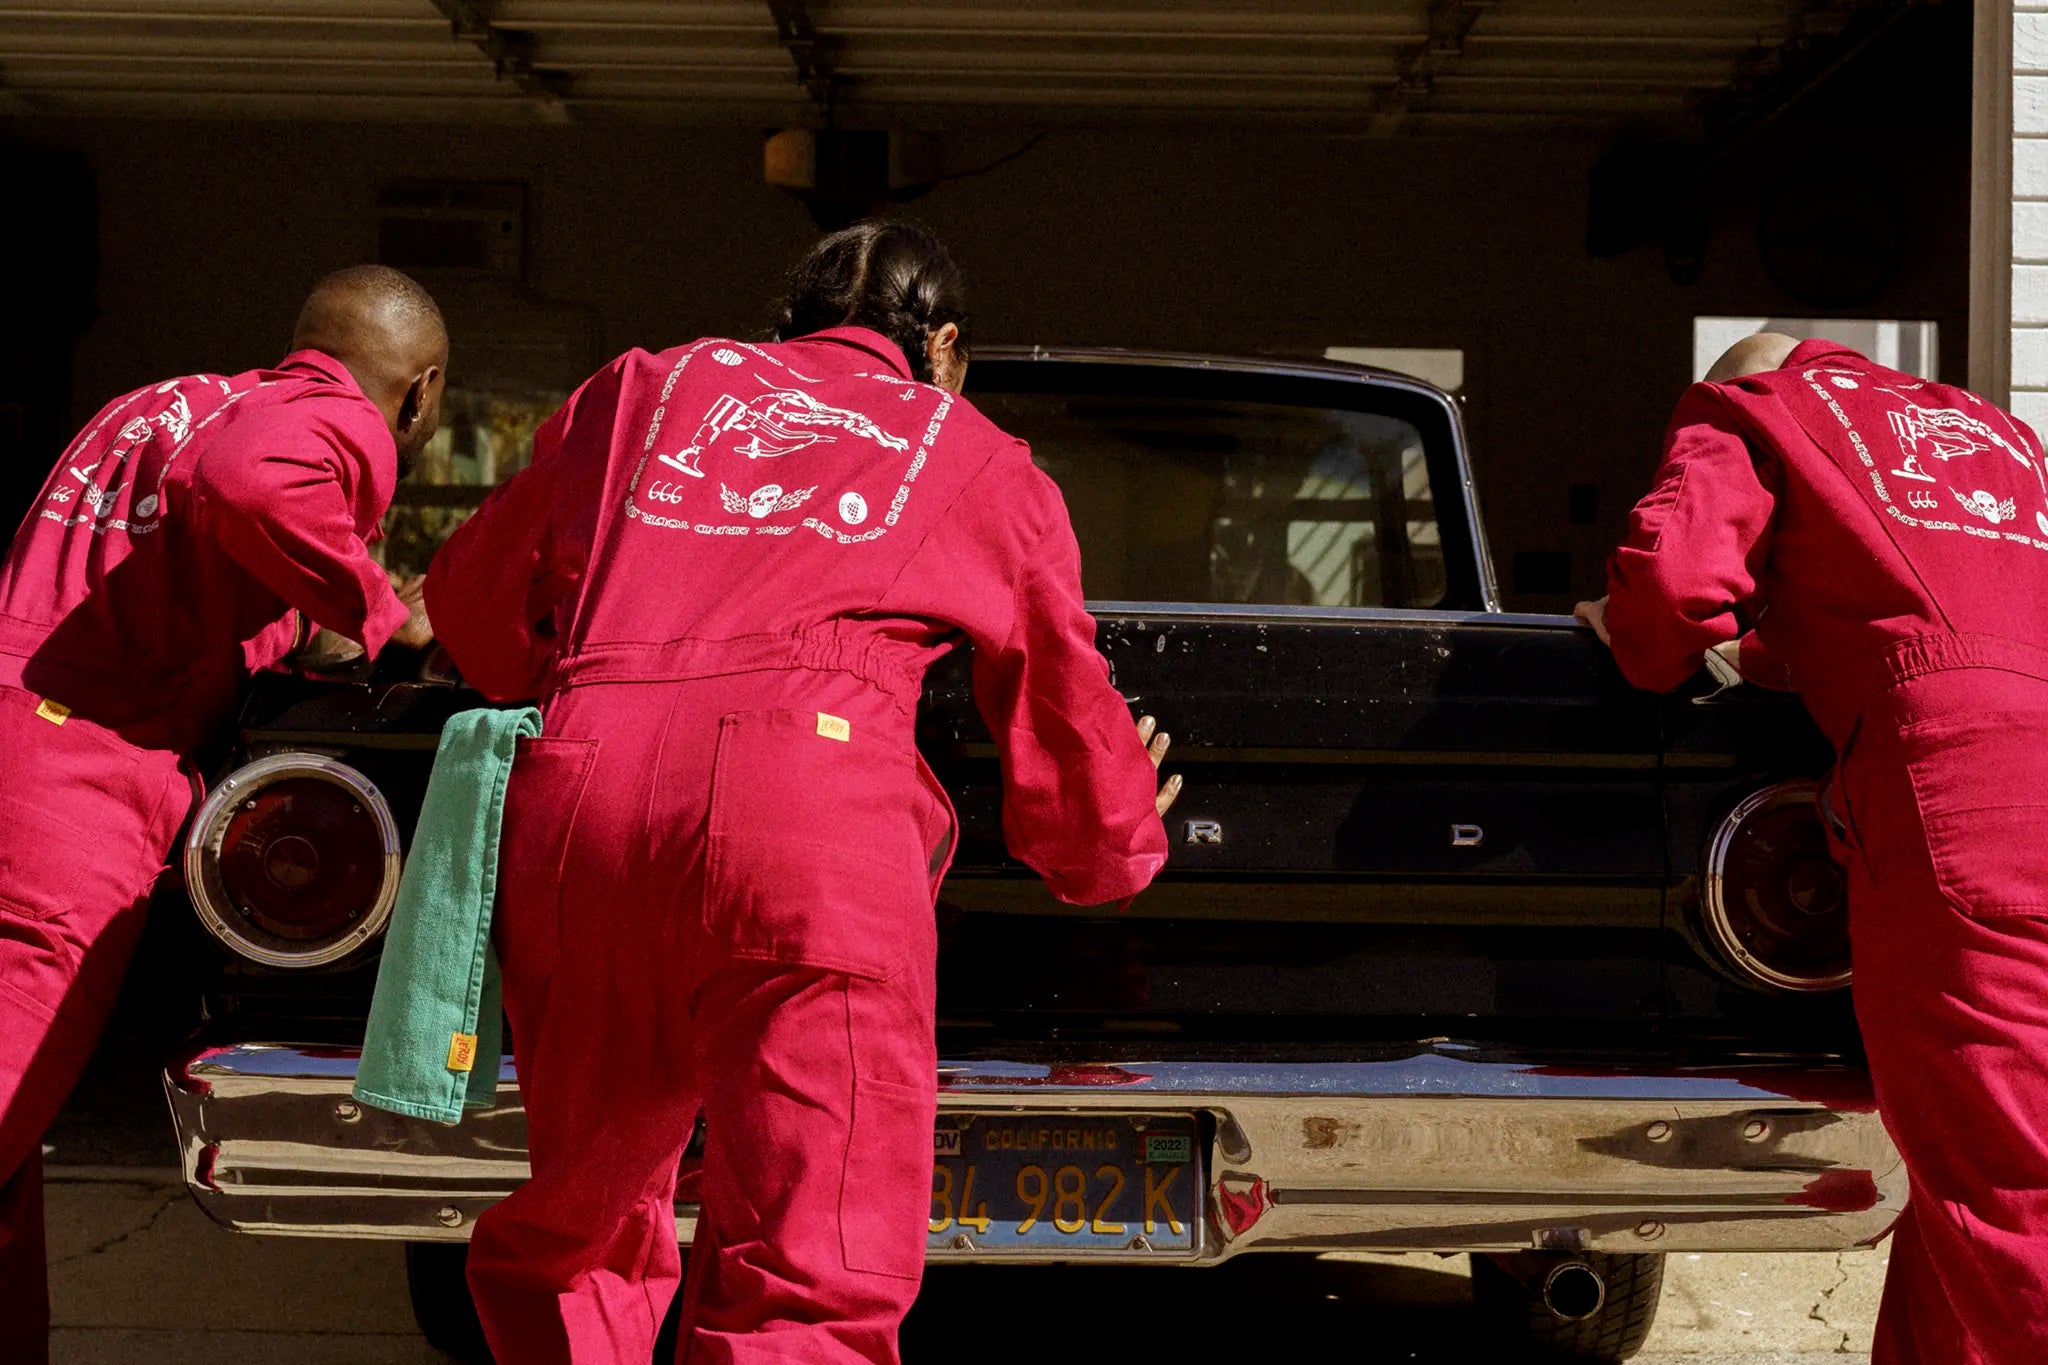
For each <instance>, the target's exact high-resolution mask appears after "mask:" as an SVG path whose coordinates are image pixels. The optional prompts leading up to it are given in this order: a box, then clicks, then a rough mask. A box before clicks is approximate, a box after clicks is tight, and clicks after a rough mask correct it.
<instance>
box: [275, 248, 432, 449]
mask: <svg viewBox="0 0 2048 1365" xmlns="http://www.w3.org/2000/svg"><path fill="white" fill-rule="evenodd" d="M292 349H293V350H295V351H319V352H321V353H323V354H325V355H330V356H333V357H334V358H335V359H336V360H338V361H340V362H341V363H342V364H343V365H345V366H347V367H348V372H349V373H350V374H352V375H354V376H355V380H356V383H357V384H358V385H360V386H361V387H362V390H363V394H364V396H365V397H367V398H368V399H369V400H370V401H371V402H373V403H375V404H376V405H377V407H378V408H379V409H380V410H382V411H383V413H384V416H385V420H386V421H387V422H389V423H390V424H391V432H392V437H393V439H394V440H396V442H397V444H398V454H399V467H400V469H401V470H404V469H406V468H409V467H410V466H411V464H412V460H413V458H414V457H415V456H417V455H418V454H419V451H420V448H421V447H422V446H424V445H425V444H426V443H427V442H428V441H429V440H431V439H432V438H433V435H434V432H435V430H436V429H437V428H438V427H439V426H440V423H441V385H442V379H443V372H444V371H445V370H446V369H447V368H448V329H447V327H446V325H445V324H444V323H443V322H442V321H441V309H440V307H439V306H438V305H437V304H435V302H434V296H433V295H431V294H429V293H428V292H427V291H426V290H424V289H422V288H421V287H420V286H419V283H418V281H416V280H414V279H413V278H412V277H411V276H409V275H406V274H403V273H402V272H400V271H396V270H393V269H391V267H389V266H383V265H352V266H349V267H348V268H347V269H345V270H337V271H335V272H334V273H333V274H331V275H328V276H325V277H324V278H322V279H321V280H320V282H319V283H318V284H316V285H314V286H313V292H312V293H311V294H309V295H307V296H306V306H305V307H304V308H301V309H300V310H299V322H298V325H297V326H296V327H294V328H293V329H292Z"/></svg>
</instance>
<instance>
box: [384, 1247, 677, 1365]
mask: <svg viewBox="0 0 2048 1365" xmlns="http://www.w3.org/2000/svg"><path fill="white" fill-rule="evenodd" d="M689 1265H690V1256H689V1251H688V1249H687V1248H685V1249H684V1252H683V1268H684V1270H685V1271H686V1272H687V1270H688V1269H689ZM405 1289H406V1296H407V1297H408V1298H410V1299H411V1300H412V1320H413V1321H414V1322H416V1323H418V1324H419V1329H420V1335H421V1336H423V1337H425V1338H426V1339H427V1345H429V1346H431V1347H433V1348H434V1349H435V1350H437V1351H439V1352H440V1353H441V1354H442V1355H445V1356H447V1357H448V1358H449V1359H450V1360H453V1361H456V1362H457V1365H496V1359H495V1357H493V1356H492V1354H491V1346H490V1343H489V1342H487V1341H485V1340H484V1326H483V1323H482V1322H481V1321H479V1320H478V1318H477V1315H476V1300H475V1299H473V1298H471V1297H470V1293H469V1243H467V1242H407V1243H406V1244H405ZM682 1320H683V1296H682V1294H681V1293H680V1292H679V1293H677V1294H676V1296H675V1297H674V1298H673V1299H672V1300H670V1301H669V1306H668V1316H667V1317H665V1318H663V1319H662V1322H661V1333H660V1335H659V1336H658V1337H656V1338H655V1343H654V1356H653V1362H654V1365H669V1363H670V1362H671V1361H673V1360H674V1359H675V1358H676V1335H677V1332H678V1330H679V1329H680V1328H681V1326H682Z"/></svg>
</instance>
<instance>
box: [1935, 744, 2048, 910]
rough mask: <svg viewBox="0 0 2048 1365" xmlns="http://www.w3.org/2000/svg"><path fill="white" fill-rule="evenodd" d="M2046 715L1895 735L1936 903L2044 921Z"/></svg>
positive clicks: (2047, 873) (2047, 878)
mask: <svg viewBox="0 0 2048 1365" xmlns="http://www.w3.org/2000/svg"><path fill="white" fill-rule="evenodd" d="M2043 734H2048V707H2024V708H2011V709H2001V710H1987V711H1979V712H1974V713H1971V714H1969V715H1961V716H1942V717H1939V718H1937V719H1934V720H1928V721H1922V722H1920V723H1919V724H1917V725H1910V726H1907V727H1906V728H1905V729H1904V730H1903V731H1901V733H1900V738H1901V740H1902V741H1903V742H1904V746H1905V753H1906V771H1907V773H1908V775H1909V776H1910V777H1911V779H1912V784H1913V802H1914V805H1915V806H1916V807H1917V808H1918V811H1919V815H1920V823H1921V825H1922V827H1923V828H1924V829H1925V831H1926V836H1927V853H1928V856H1929V858H1930V859H1931V860H1932V861H1933V863H1934V878H1935V881H1936V882H1937V883H1938V884H1939V885H1940V887H1941V893H1942V895H1944V896H1946V897H1947V898H1948V899H1949V901H1950V902H1951V903H1952V904H1953V905H1954V906H1955V907H1956V908H1957V909H1958V910H1961V911H1962V912H1963V913H1964V914H1966V915H1973V916H1980V917H1981V916H1988V915H2048V745H2044V744H2042V743H2041V740H2040V736H2041V735H2043Z"/></svg>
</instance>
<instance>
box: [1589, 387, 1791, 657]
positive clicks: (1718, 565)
mask: <svg viewBox="0 0 2048 1365" xmlns="http://www.w3.org/2000/svg"><path fill="white" fill-rule="evenodd" d="M1775 506H1776V498H1775V497H1774V496H1773V494H1772V492H1771V490H1770V489H1769V488H1767V487H1766V486H1765V484H1764V481H1763V479H1762V478H1761V477H1760V476H1759V475H1758V472H1757V467H1756V461H1755V458H1754V457H1753V455H1752V454H1751V451H1750V446H1749V442H1748V440H1747V439H1746V438H1745V437H1744V436H1743V434H1742V428H1741V426H1740V425H1739V424H1738V422H1737V419H1736V418H1735V416H1734V414H1733V412H1732V411H1731V410H1730V405H1729V403H1728V401H1727V399H1726V398H1725V397H1723V396H1722V395H1721V394H1720V392H1719V390H1718V388H1717V386H1715V385H1711V384H1695V385H1693V387H1692V388H1691V389H1690V390H1688V391H1687V393H1686V396H1685V398H1684V399H1683V400H1681V401H1680V403H1679V406H1678V412H1677V413H1676V415H1675V416H1674V417H1673V418H1672V422H1671V429H1670V433H1669V434H1668V436H1667V437H1666V439H1665V454H1664V463H1663V464H1662V466H1660V467H1659V469H1658V470H1657V480H1656V483H1655V485H1654V486H1653V487H1652V488H1651V489H1650V491H1649V493H1648V494H1647V495H1645V496H1644V498H1643V500H1642V501H1641V502H1639V503H1637V504H1636V506H1635V510H1634V511H1632V512H1631V513H1629V528H1628V536H1627V538H1626V539H1625V540H1624V541H1623V542H1622V545H1621V548H1620V549H1618V550H1616V551H1615V552H1614V557H1613V558H1612V559H1611V560H1609V561H1608V565H1607V599H1608V600H1607V630H1608V633H1609V634H1610V635H1611V636H1612V637H1613V640H1614V659H1615V662H1616V663H1618V664H1619V665H1620V666H1621V671H1622V673H1623V675H1624V676H1626V677H1627V678H1628V680H1629V681H1630V682H1631V683H1634V684H1635V685H1636V686H1637V687H1641V688H1644V689H1647V690H1649V691H1652V692H1669V691H1671V690H1672V689H1673V688H1675V687H1677V686H1679V685H1680V684H1681V683H1683V682H1684V681H1685V680H1686V679H1687V678H1690V677H1691V676H1692V675H1693V673H1694V672H1695V671H1697V670H1698V669H1699V667H1700V656H1701V654H1702V653H1704V652H1705V651H1706V650H1708V649H1710V648H1712V647H1713V646H1715V645H1718V644H1721V643H1722V642H1724V641H1727V640H1733V639H1735V638H1737V637H1738V636H1740V635H1742V634H1743V628H1742V624H1741V621H1740V619H1739V617H1738V614H1737V608H1738V607H1742V608H1748V607H1751V606H1753V605H1754V599H1755V597H1756V592H1757V576H1758V573H1759V571H1760V569H1761V567H1762V564H1763V560H1764V556H1765V554H1766V553H1767V551H1768V548H1769V546H1768V540H1769V531H1770V524H1771V514H1772V511H1773V509H1774V508H1775Z"/></svg>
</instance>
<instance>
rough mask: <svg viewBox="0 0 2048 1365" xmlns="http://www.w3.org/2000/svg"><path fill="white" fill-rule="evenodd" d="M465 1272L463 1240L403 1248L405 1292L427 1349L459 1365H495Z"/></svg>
mask: <svg viewBox="0 0 2048 1365" xmlns="http://www.w3.org/2000/svg"><path fill="white" fill-rule="evenodd" d="M468 1269H469V1243H467V1242H407V1243H406V1244H405V1292H406V1296H407V1297H408V1298H410V1299H411V1300H412V1320H413V1321H414V1322H416V1323H418V1324H419V1329H420V1335H421V1336H423V1337H425V1338H426V1339H427V1345H429V1346H431V1347H433V1348H434V1349H435V1350H437V1351H439V1352H440V1353H441V1354H442V1355H445V1356H447V1357H448V1358H449V1359H451V1360H454V1361H458V1362H460V1365H494V1358H493V1357H492V1355H491V1348H490V1344H489V1343H488V1342H486V1341H485V1340H484V1326H483V1323H481V1322H479V1321H478V1320H477V1316H476V1300H475V1299H473V1298H471V1297H470V1296H469V1275H468Z"/></svg>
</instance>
